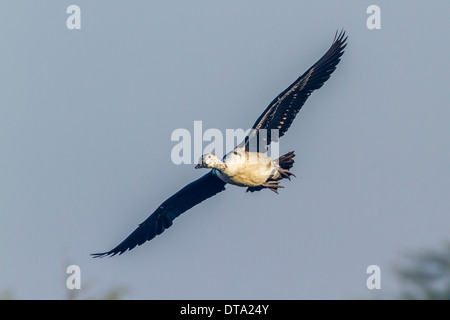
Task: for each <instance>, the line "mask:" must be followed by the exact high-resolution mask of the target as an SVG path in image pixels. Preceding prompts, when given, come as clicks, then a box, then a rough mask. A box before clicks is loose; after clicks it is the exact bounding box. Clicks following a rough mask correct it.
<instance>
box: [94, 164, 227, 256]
mask: <svg viewBox="0 0 450 320" xmlns="http://www.w3.org/2000/svg"><path fill="white" fill-rule="evenodd" d="M225 184H226V183H225V182H223V181H222V180H220V179H219V178H217V177H216V176H215V175H214V174H213V173H212V171H210V172H208V173H207V174H205V175H204V176H203V177H201V178H200V179H198V180H196V181H194V182H192V183H190V184H188V185H187V186H185V187H184V188H183V189H181V190H180V191H178V192H177V193H175V194H174V195H173V196H171V197H170V198H169V199H167V200H166V201H164V202H163V203H162V204H161V205H160V206H159V207H158V208H157V209H156V210H155V211H154V212H153V213H152V214H151V215H150V217H148V218H147V220H145V221H144V222H142V223H141V224H140V225H139V226H138V227H137V228H136V230H134V232H133V233H132V234H130V235H129V236H128V238H126V239H125V240H124V241H122V243H120V244H119V245H118V246H117V247H115V248H114V249H112V250H111V251H108V252H102V253H94V254H92V256H94V257H95V258H97V257H103V256H115V255H116V254H119V255H120V254H122V253H124V252H125V251H127V250H131V249H133V248H134V247H136V246H140V245H141V244H143V243H144V242H146V241H149V240H151V239H153V238H154V237H156V236H157V235H159V234H161V233H162V232H164V230H166V229H167V228H169V227H170V226H171V225H172V223H173V220H175V218H176V217H178V216H179V215H180V214H182V213H183V212H185V211H187V210H189V209H191V208H192V207H193V206H195V205H197V204H199V203H200V202H202V201H204V200H206V199H208V198H210V197H212V196H213V195H215V194H217V193H219V192H221V191H223V190H225Z"/></svg>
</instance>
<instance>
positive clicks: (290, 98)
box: [244, 31, 347, 151]
mask: <svg viewBox="0 0 450 320" xmlns="http://www.w3.org/2000/svg"><path fill="white" fill-rule="evenodd" d="M346 40H347V37H346V36H345V31H341V32H340V34H339V35H338V33H337V32H336V36H335V38H334V40H333V44H332V45H331V47H330V49H328V51H327V52H326V53H325V54H324V55H323V57H322V58H320V60H319V61H317V62H316V63H315V64H314V65H313V66H312V67H311V68H309V69H308V71H306V72H305V73H304V74H303V75H302V76H301V77H300V78H298V79H297V80H296V81H295V82H294V83H292V84H291V85H290V86H289V87H288V88H287V89H286V90H284V91H283V92H281V93H280V94H279V95H278V96H277V97H276V98H275V99H274V100H273V101H272V102H271V103H270V104H269V106H268V107H267V108H266V110H264V112H263V113H262V114H261V116H260V117H259V118H258V120H256V122H255V124H254V125H253V127H252V130H251V131H250V133H249V135H248V136H247V137H246V138H245V140H244V145H245V147H246V150H249V145H250V143H251V144H252V148H253V146H256V147H257V148H258V149H257V151H259V148H260V146H263V147H265V148H266V149H267V146H268V145H269V144H270V143H271V142H272V141H273V142H276V141H278V139H279V138H281V137H282V136H283V135H284V134H285V133H286V131H287V130H288V129H289V127H290V126H291V124H292V122H293V121H294V119H295V116H296V115H297V113H298V112H299V111H300V109H301V108H302V106H303V105H304V104H305V102H306V99H308V97H309V96H310V94H311V93H312V92H313V91H314V90H317V89H319V88H320V87H322V85H323V84H324V83H325V81H327V80H328V79H329V78H330V76H331V74H332V73H333V71H334V70H335V69H336V66H337V64H338V63H339V61H340V60H341V59H340V58H341V56H342V55H343V53H344V48H345V47H346V45H347V44H346V43H345V42H346ZM261 129H266V131H265V132H264V134H263V133H262V132H261V133H260V130H261ZM272 129H275V130H278V137H277V136H275V135H274V136H272V135H271V130H272ZM258 136H259V139H254V140H256V141H251V140H252V139H253V138H255V137H258ZM257 140H260V141H257ZM252 151H253V150H252ZM255 151H256V149H255Z"/></svg>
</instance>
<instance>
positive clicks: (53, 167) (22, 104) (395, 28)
mask: <svg viewBox="0 0 450 320" xmlns="http://www.w3.org/2000/svg"><path fill="white" fill-rule="evenodd" d="M71 4H77V5H79V6H80V8H81V30H72V31H71V30H68V29H67V27H66V19H67V17H68V16H69V15H68V14H66V8H67V7H68V6H69V5H71ZM371 4H378V5H379V6H380V8H381V30H369V29H367V27H366V19H367V18H368V14H367V13H366V9H367V7H368V6H369V5H371ZM449 15H450V4H449V2H448V1H437V0H436V1H433V5H430V4H429V3H427V2H425V1H404V0H402V1H400V0H398V1H381V0H379V1H374V2H372V1H359V0H358V1H356V0H354V1H333V2H331V1H298V0H296V1H256V0H253V1H206V0H205V1H133V2H132V3H129V2H127V3H126V4H125V2H124V1H95V2H93V1H40V2H37V1H2V2H1V4H0V30H1V31H0V39H1V43H2V44H1V54H0V55H1V57H2V64H1V76H0V87H1V95H0V148H1V157H0V168H1V169H0V243H1V245H0V256H1V260H0V292H1V291H2V290H7V289H11V290H12V291H13V293H14V296H15V297H17V298H25V299H35V298H39V299H49V298H65V297H67V295H68V290H67V288H66V285H65V284H66V278H67V276H68V275H67V274H66V273H65V271H66V267H67V266H68V265H69V264H76V265H78V266H80V268H81V279H82V290H81V291H82V292H81V293H80V296H83V297H87V296H96V295H100V294H101V293H103V292H106V291H107V290H108V289H110V288H114V287H119V286H120V287H124V288H126V289H127V290H128V291H127V294H126V295H125V296H124V297H126V298H133V299H309V298H325V299H334V298H344V299H345V298H355V297H356V298H360V297H368V298H370V297H381V298H388V297H391V296H392V295H395V293H396V292H397V291H396V290H397V287H398V283H396V281H395V277H394V275H393V266H394V265H395V263H396V261H398V260H399V259H400V258H401V256H402V255H403V254H404V253H405V252H409V251H414V250H418V249H423V248H427V247H431V248H433V247H437V246H440V245H441V244H442V243H443V242H444V241H446V240H448V239H449V225H450V215H449V211H450V197H449V190H450V169H449V168H450V167H449V163H450V144H449V139H450V126H449V119H450V108H449V104H448V101H449V100H450V91H449V90H448V88H449V86H448V82H447V79H448V76H449V71H450V70H449V69H450V64H449V63H448V57H449V56H450V45H449V43H450V42H449V36H448V30H449V29H450V21H449V19H448V16H449ZM340 28H345V29H346V30H347V33H348V36H349V40H348V43H349V45H348V47H347V49H346V52H345V54H344V56H343V58H342V61H341V63H340V64H339V65H338V68H337V70H336V72H335V73H334V74H333V76H332V77H331V78H330V80H329V81H328V82H327V83H325V85H324V86H323V87H322V88H321V89H320V90H319V91H317V92H315V93H314V94H313V95H312V96H311V98H310V99H309V100H308V101H307V103H306V105H305V107H304V108H303V109H302V111H301V112H300V113H299V115H298V116H297V118H296V120H295V122H294V124H293V126H292V127H291V129H290V130H289V132H288V133H287V134H286V136H285V137H283V138H282V140H281V142H280V152H281V153H285V152H288V151H290V150H295V151H296V154H297V156H296V163H295V166H294V169H293V172H294V173H295V174H296V175H297V178H296V179H293V181H292V182H285V183H284V185H285V186H286V188H285V189H283V190H281V192H280V194H279V195H278V196H277V195H275V194H274V193H272V192H270V191H268V190H265V191H262V192H258V193H254V194H248V193H247V194H246V193H245V192H244V191H245V189H242V188H238V187H233V186H229V187H228V188H227V191H226V192H224V193H222V194H219V195H218V196H215V197H214V198H212V199H210V200H208V201H206V202H204V203H202V204H200V205H198V206H197V207H195V208H194V209H192V210H190V211H189V212H187V213H185V214H183V215H182V216H180V217H179V218H178V219H177V220H175V222H174V225H173V226H172V227H171V228H170V229H169V230H167V231H166V232H165V233H164V234H162V235H161V236H159V237H157V238H155V239H154V240H152V241H151V242H148V243H146V244H145V245H143V246H141V247H138V248H136V249H134V250H133V251H131V252H127V253H126V254H124V255H122V256H120V257H114V258H105V259H92V258H90V256H89V254H90V253H93V252H99V251H105V250H109V249H111V248H112V247H114V246H115V245H117V244H118V243H119V242H120V241H122V240H123V239H124V238H125V237H126V236H128V234H129V233H130V232H131V231H133V230H134V228H135V227H136V226H137V224H138V223H140V222H142V221H143V220H144V219H145V218H147V216H148V215H149V214H150V213H151V212H153V210H154V209H155V208H156V207H157V206H158V205H159V204H160V203H161V202H162V201H164V200H165V199H166V198H167V197H169V196H170V195H172V194H173V193H174V192H176V191H177V190H179V189H180V188H181V187H182V186H184V185H185V184H187V183H189V182H191V181H192V180H194V179H196V178H198V177H199V176H200V175H201V174H203V173H204V172H199V171H197V170H194V169H193V165H180V166H175V165H174V164H173V163H172V162H171V158H170V154H171V149H172V148H173V147H174V145H175V144H176V143H175V142H172V141H171V140H170V137H171V133H172V132H173V131H174V130H175V129H177V128H186V129H188V130H192V129H193V124H194V120H202V121H203V129H204V130H206V129H208V128H218V129H220V130H225V129H227V128H248V127H250V126H251V125H252V124H253V122H254V121H255V120H256V118H257V117H258V116H259V115H260V113H261V112H262V111H263V110H264V109H265V108H266V106H267V104H268V103H269V102H270V101H271V100H272V99H273V98H274V97H275V96H276V95H278V94H279V93H280V92H281V91H282V90H284V89H285V88H286V87H287V86H288V85H289V84H290V83H291V82H292V81H293V80H295V79H296V78H297V77H298V76H299V75H300V74H302V73H303V72H304V71H306V69H307V68H309V67H310V66H311V65H312V64H313V63H314V62H315V61H316V60H317V59H318V58H320V56H321V55H322V54H323V53H325V51H326V50H327V49H328V47H329V46H330V44H331V42H332V40H333V37H334V34H335V32H336V30H337V29H340ZM372 264H376V265H379V266H380V268H381V272H382V289H381V290H378V291H376V292H374V291H369V290H368V289H367V288H366V279H367V277H368V275H367V274H366V268H367V266H369V265H372Z"/></svg>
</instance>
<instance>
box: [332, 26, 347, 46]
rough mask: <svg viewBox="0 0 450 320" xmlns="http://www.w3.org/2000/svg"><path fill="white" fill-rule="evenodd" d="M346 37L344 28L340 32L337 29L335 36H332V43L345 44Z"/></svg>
mask: <svg viewBox="0 0 450 320" xmlns="http://www.w3.org/2000/svg"><path fill="white" fill-rule="evenodd" d="M347 38H348V36H346V31H345V29H344V28H342V29H341V30H340V31H339V29H337V30H336V34H335V35H334V39H333V42H340V43H345V42H346V41H347Z"/></svg>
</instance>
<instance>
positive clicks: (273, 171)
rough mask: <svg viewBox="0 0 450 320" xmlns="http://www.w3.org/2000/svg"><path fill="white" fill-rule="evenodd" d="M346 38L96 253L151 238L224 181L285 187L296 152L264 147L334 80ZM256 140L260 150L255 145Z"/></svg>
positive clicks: (337, 41) (338, 37) (220, 187)
mask: <svg viewBox="0 0 450 320" xmlns="http://www.w3.org/2000/svg"><path fill="white" fill-rule="evenodd" d="M346 41H347V37H346V35H345V31H344V30H342V31H341V32H340V33H338V32H336V35H335V37H334V40H333V43H332V45H331V47H330V48H329V49H328V51H327V52H326V53H325V54H324V55H323V56H322V57H321V58H320V59H319V60H318V61H317V62H316V63H315V64H314V65H313V66H312V67H311V68H309V69H308V70H307V71H306V72H305V73H304V74H303V75H302V76H300V77H299V78H298V79H297V80H295V81H294V82H293V83H292V84H291V85H290V86H289V87H288V88H287V89H286V90H284V91H283V92H281V93H280V94H279V95H278V96H277V97H276V98H275V99H274V100H273V101H272V102H271V103H270V104H269V106H268V107H267V108H266V109H265V110H264V112H263V113H262V114H261V115H260V116H259V118H258V119H257V120H256V122H255V123H254V125H253V126H252V129H251V130H250V132H249V134H248V135H247V136H246V137H245V139H244V141H243V142H242V143H241V144H239V145H238V146H237V147H236V148H235V149H234V150H233V151H232V152H230V153H228V154H226V155H225V156H224V157H223V159H222V160H221V159H219V158H218V157H217V156H216V155H214V154H205V155H203V156H202V157H201V158H200V160H199V163H198V164H197V166H196V167H195V168H196V169H200V168H205V169H211V170H210V171H209V172H208V173H206V174H205V175H204V176H202V177H201V178H199V179H198V180H195V181H194V182H191V183H190V184H188V185H187V186H185V187H184V188H182V189H181V190H180V191H178V192H177V193H175V194H174V195H172V196H171V197H170V198H168V199H167V200H166V201H164V202H163V203H162V204H161V205H160V206H159V207H158V208H156V210H155V211H154V212H153V213H152V214H151V215H150V216H149V217H148V218H147V219H146V220H145V221H144V222H142V223H141V224H139V226H138V227H137V228H136V230H134V231H133V232H132V233H131V234H130V235H129V236H128V237H127V238H126V239H125V240H124V241H122V242H121V243H120V244H119V245H118V246H116V247H115V248H114V249H112V250H110V251H107V252H102V253H94V254H92V256H94V257H103V256H115V255H117V254H119V255H120V254H122V253H124V252H125V251H127V250H131V249H133V248H135V247H136V246H139V245H141V244H143V243H144V242H146V241H149V240H152V239H153V238H154V237H156V236H157V235H160V234H161V233H162V232H164V230H166V229H167V228H169V227H170V226H171V225H172V223H173V221H174V220H175V219H176V218H177V217H178V216H179V215H181V214H182V213H184V212H186V211H187V210H189V209H191V208H192V207H194V206H195V205H197V204H199V203H201V202H202V201H204V200H206V199H208V198H210V197H212V196H214V195H216V194H218V193H219V192H222V191H224V190H225V185H226V184H232V185H236V186H240V187H246V188H247V191H250V192H255V191H260V190H262V189H269V190H271V191H273V192H275V193H278V189H279V188H283V186H282V185H280V184H279V182H280V181H281V180H282V179H288V180H290V177H291V176H294V174H293V173H292V172H291V171H290V169H291V168H292V166H293V164H294V156H295V155H294V152H292V151H291V152H288V153H287V154H285V155H283V156H281V157H279V158H278V159H276V160H272V159H271V158H269V157H268V156H267V155H265V154H264V152H261V151H267V146H268V145H270V143H271V142H276V141H278V139H279V138H281V137H282V136H283V135H284V134H285V133H286V131H287V130H288V129H289V127H290V126H291V124H292V122H293V121H294V119H295V116H296V115H297V113H298V112H299V111H300V109H301V108H302V106H303V105H304V104H305V102H306V100H307V99H308V97H309V96H310V95H311V93H312V92H313V91H314V90H317V89H319V88H321V87H322V85H323V84H324V83H325V81H327V80H328V79H329V78H330V76H331V74H332V73H333V72H334V70H335V69H336V66H337V65H338V63H339V61H340V59H341V56H342V55H343V53H344V49H345V47H346V46H347V43H346ZM263 133H264V134H263ZM274 133H275V134H274ZM261 142H262V143H261ZM255 144H256V146H257V147H256V150H255V149H254V148H252V147H251V146H254V145H255ZM261 145H262V147H260V146H261ZM261 149H263V150H261Z"/></svg>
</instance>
